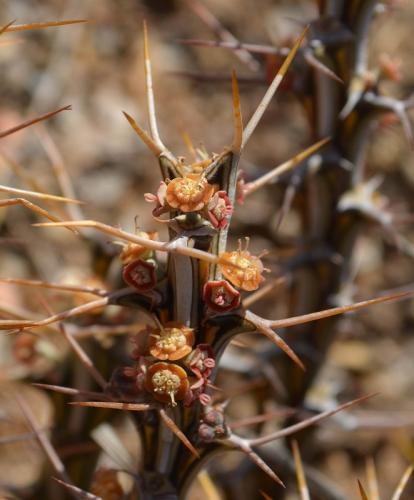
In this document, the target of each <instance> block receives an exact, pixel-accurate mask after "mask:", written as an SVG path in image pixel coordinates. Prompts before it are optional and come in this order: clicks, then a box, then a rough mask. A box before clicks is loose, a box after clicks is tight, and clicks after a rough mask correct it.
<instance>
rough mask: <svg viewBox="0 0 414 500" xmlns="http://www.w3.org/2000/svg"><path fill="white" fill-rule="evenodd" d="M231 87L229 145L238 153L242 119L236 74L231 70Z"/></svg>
mask: <svg viewBox="0 0 414 500" xmlns="http://www.w3.org/2000/svg"><path fill="white" fill-rule="evenodd" d="M231 88H232V94H233V117H234V138H233V143H232V145H231V150H232V151H233V153H240V151H241V147H242V142H243V119H242V114H241V107H240V94H239V84H238V83H237V75H236V72H235V71H234V70H233V72H232V75H231Z"/></svg>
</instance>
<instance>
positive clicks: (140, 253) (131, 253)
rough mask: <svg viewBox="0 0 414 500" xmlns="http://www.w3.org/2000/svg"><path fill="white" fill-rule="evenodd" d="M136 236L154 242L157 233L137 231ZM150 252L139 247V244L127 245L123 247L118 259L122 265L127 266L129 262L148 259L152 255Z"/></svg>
mask: <svg viewBox="0 0 414 500" xmlns="http://www.w3.org/2000/svg"><path fill="white" fill-rule="evenodd" d="M137 236H139V237H141V238H147V239H149V240H156V239H157V238H158V233H157V232H156V231H149V232H148V233H147V232H145V231H138V233H137ZM152 252H153V251H152V250H150V249H148V248H146V247H144V246H142V245H140V244H139V243H128V244H127V245H125V246H124V248H123V250H122V252H121V254H120V259H121V261H122V263H123V264H129V263H130V262H132V261H134V260H136V259H138V258H141V259H148V258H149V257H151V255H152Z"/></svg>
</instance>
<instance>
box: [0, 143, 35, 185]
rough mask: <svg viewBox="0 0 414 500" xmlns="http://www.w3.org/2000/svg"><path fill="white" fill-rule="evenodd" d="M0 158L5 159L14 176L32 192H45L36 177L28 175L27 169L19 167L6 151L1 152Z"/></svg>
mask: <svg viewBox="0 0 414 500" xmlns="http://www.w3.org/2000/svg"><path fill="white" fill-rule="evenodd" d="M0 157H1V158H2V159H3V161H4V163H6V165H7V166H8V167H9V168H10V169H11V170H13V172H14V174H15V175H16V176H17V177H18V178H19V179H21V180H22V181H23V182H24V183H25V184H26V185H27V186H29V187H30V189H31V190H32V191H37V192H38V193H43V192H44V190H43V189H42V187H41V186H40V184H39V183H38V182H37V180H35V179H34V177H33V176H32V175H30V174H28V173H27V172H26V171H25V169H24V168H23V167H22V166H21V165H19V164H18V163H17V162H16V161H14V160H13V159H12V158H10V156H8V155H7V154H5V152H4V151H0Z"/></svg>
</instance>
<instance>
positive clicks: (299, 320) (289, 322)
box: [268, 291, 414, 328]
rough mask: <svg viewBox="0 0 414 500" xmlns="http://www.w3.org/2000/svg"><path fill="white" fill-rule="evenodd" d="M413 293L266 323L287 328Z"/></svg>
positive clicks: (409, 293) (402, 297) (402, 293)
mask: <svg viewBox="0 0 414 500" xmlns="http://www.w3.org/2000/svg"><path fill="white" fill-rule="evenodd" d="M413 294H414V292H413V291H408V292H399V293H394V294H391V295H385V296H383V297H377V298H375V299H369V300H363V301H362V302H356V303H355V304H350V305H348V306H339V307H333V308H332V309H325V310H324V311H319V312H316V313H310V314H303V315H302V316H294V317H292V318H287V319H281V320H274V321H269V322H268V325H269V326H270V327H271V328H287V327H289V326H294V325H301V324H303V323H308V322H310V321H317V320H319V319H324V318H329V317H331V316H337V315H338V314H344V313H347V312H351V311H357V310H358V309H363V308H365V307H368V306H372V305H375V304H381V303H382V302H388V301H391V300H399V299H404V298H408V297H411V296H412V295H413Z"/></svg>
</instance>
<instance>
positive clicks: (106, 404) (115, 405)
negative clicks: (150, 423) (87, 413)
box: [68, 401, 153, 411]
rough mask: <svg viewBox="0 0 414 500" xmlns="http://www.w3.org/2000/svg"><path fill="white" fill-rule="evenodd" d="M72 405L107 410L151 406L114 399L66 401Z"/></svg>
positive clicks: (148, 407)
mask: <svg viewBox="0 0 414 500" xmlns="http://www.w3.org/2000/svg"><path fill="white" fill-rule="evenodd" d="M68 404H69V405H73V406H82V407H85V408H106V409H109V410H124V411H147V410H151V409H152V408H153V407H152V406H151V405H150V404H144V403H119V402H115V401H72V402H70V403H68Z"/></svg>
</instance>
